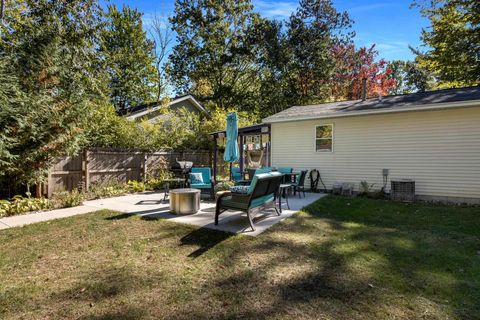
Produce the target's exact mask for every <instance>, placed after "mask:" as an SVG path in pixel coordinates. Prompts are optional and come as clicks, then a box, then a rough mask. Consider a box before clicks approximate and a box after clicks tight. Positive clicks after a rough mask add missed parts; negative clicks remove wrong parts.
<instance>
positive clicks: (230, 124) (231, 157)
mask: <svg viewBox="0 0 480 320" xmlns="http://www.w3.org/2000/svg"><path fill="white" fill-rule="evenodd" d="M237 138H238V119H237V113H236V112H230V113H228V115H227V144H226V146H225V153H224V154H223V160H225V161H226V162H235V161H237V160H238V158H239V152H238V142H237Z"/></svg>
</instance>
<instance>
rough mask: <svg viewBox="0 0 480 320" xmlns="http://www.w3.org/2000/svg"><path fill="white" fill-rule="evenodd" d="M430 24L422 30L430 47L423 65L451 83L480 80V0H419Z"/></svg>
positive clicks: (417, 4)
mask: <svg viewBox="0 0 480 320" xmlns="http://www.w3.org/2000/svg"><path fill="white" fill-rule="evenodd" d="M414 6H417V7H419V8H420V10H421V13H422V15H423V16H424V17H427V18H428V19H430V24H431V25H430V27H429V28H428V29H424V30H423V31H422V36H421V39H422V40H423V42H424V44H425V46H426V47H427V50H426V51H425V52H424V53H423V54H421V55H419V56H418V59H419V62H420V64H421V66H423V67H425V68H426V69H427V70H430V71H431V72H434V73H435V74H436V75H437V77H438V79H439V80H440V81H441V82H443V83H444V85H448V86H464V85H475V84H479V83H480V1H478V0H417V1H415V2H414Z"/></svg>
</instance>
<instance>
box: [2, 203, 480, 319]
mask: <svg viewBox="0 0 480 320" xmlns="http://www.w3.org/2000/svg"><path fill="white" fill-rule="evenodd" d="M245 222H246V221H245ZM246 223H247V222H246ZM0 243H1V250H0V319H59V318H65V319H159V318H168V319H172V318H175V319H195V318H196V319H198V318H205V319H206V318H252V319H262V318H271V319H302V318H303V319H309V318H310V319H474V318H477V319H478V318H480V208H478V207H477V208H474V207H470V208H469V207H450V206H440V205H426V204H416V205H404V204H398V203H394V202H387V201H381V200H366V199H361V198H355V199H349V198H341V197H332V196H329V197H326V198H324V199H322V200H320V201H318V202H317V203H315V204H313V205H311V206H309V207H307V208H306V209H305V210H304V211H303V212H301V213H299V214H298V215H296V216H295V217H293V218H290V219H287V220H285V221H284V222H283V223H281V224H279V225H277V226H275V227H273V228H272V229H270V230H269V231H267V232H265V233H263V234H261V235H260V236H258V237H248V236H232V235H229V234H226V233H221V232H217V231H211V230H205V229H198V228H196V227H194V226H186V225H181V224H175V223H172V222H169V221H167V220H145V219H141V218H140V217H130V216H126V215H122V214H120V213H118V212H112V211H99V212H96V213H92V214H87V215H83V216H76V217H72V218H68V219H62V220H57V221H52V222H47V223H39V224H35V225H30V226H27V227H23V228H14V229H9V230H3V231H0Z"/></svg>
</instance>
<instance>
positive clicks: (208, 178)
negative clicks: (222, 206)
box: [188, 168, 215, 199]
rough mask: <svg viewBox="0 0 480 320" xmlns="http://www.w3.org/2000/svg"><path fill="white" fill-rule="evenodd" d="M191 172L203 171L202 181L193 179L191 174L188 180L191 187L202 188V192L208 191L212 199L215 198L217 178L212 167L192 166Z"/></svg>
mask: <svg viewBox="0 0 480 320" xmlns="http://www.w3.org/2000/svg"><path fill="white" fill-rule="evenodd" d="M191 173H201V174H202V182H201V183H200V182H195V181H192V176H191V175H190V176H189V179H188V182H189V186H190V188H193V189H200V191H201V192H205V191H206V192H208V193H209V195H210V197H211V199H214V198H215V191H214V187H215V180H214V178H213V176H212V171H211V170H210V168H192V171H191Z"/></svg>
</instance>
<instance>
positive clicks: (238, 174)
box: [232, 167, 242, 181]
mask: <svg viewBox="0 0 480 320" xmlns="http://www.w3.org/2000/svg"><path fill="white" fill-rule="evenodd" d="M232 178H233V181H239V180H242V173H241V172H240V168H237V167H234V168H232Z"/></svg>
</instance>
